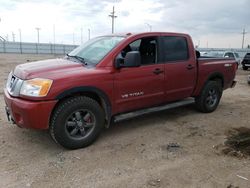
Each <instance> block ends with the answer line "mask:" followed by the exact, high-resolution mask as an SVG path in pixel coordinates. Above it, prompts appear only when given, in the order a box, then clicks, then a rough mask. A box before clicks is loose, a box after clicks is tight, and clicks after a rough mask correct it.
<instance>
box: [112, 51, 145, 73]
mask: <svg viewBox="0 0 250 188" xmlns="http://www.w3.org/2000/svg"><path fill="white" fill-rule="evenodd" d="M140 65H141V55H140V52H139V51H131V52H128V53H127V54H126V56H125V58H124V60H123V59H121V57H118V58H117V59H116V61H115V68H117V69H119V68H121V67H139V66H140Z"/></svg>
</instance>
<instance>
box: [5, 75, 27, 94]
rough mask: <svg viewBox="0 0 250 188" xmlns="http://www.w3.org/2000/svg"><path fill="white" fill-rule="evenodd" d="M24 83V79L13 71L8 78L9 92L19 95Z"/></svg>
mask: <svg viewBox="0 0 250 188" xmlns="http://www.w3.org/2000/svg"><path fill="white" fill-rule="evenodd" d="M22 84H23V80H21V79H20V78H18V77H16V76H15V75H13V74H12V72H11V73H10V74H9V76H8V80H7V83H6V88H7V91H8V92H9V94H10V95H12V96H15V97H17V96H19V93H20V89H21V87H22Z"/></svg>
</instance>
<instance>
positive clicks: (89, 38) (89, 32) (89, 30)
mask: <svg viewBox="0 0 250 188" xmlns="http://www.w3.org/2000/svg"><path fill="white" fill-rule="evenodd" d="M88 33H89V40H90V29H88Z"/></svg>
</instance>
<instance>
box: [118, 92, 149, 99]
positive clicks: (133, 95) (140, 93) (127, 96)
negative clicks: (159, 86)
mask: <svg viewBox="0 0 250 188" xmlns="http://www.w3.org/2000/svg"><path fill="white" fill-rule="evenodd" d="M141 95H144V92H143V91H139V92H135V93H126V94H123V95H121V96H122V98H123V99H126V98H129V97H137V96H141Z"/></svg>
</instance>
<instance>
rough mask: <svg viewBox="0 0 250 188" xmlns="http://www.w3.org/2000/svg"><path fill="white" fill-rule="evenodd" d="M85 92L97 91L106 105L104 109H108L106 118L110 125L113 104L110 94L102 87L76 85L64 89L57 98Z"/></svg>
mask: <svg viewBox="0 0 250 188" xmlns="http://www.w3.org/2000/svg"><path fill="white" fill-rule="evenodd" d="M84 92H91V93H95V94H96V95H97V96H98V97H99V98H100V99H101V100H103V101H104V105H105V106H104V107H105V109H104V110H105V111H106V118H107V123H108V124H107V126H109V124H110V121H111V116H112V105H111V102H110V99H109V97H108V95H107V94H106V93H105V92H104V91H102V90H101V89H99V88H96V87H93V86H81V87H74V88H71V89H68V90H65V91H63V92H62V93H60V94H59V95H57V96H56V97H55V99H56V100H61V99H63V98H65V97H67V96H72V95H74V94H77V93H84Z"/></svg>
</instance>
